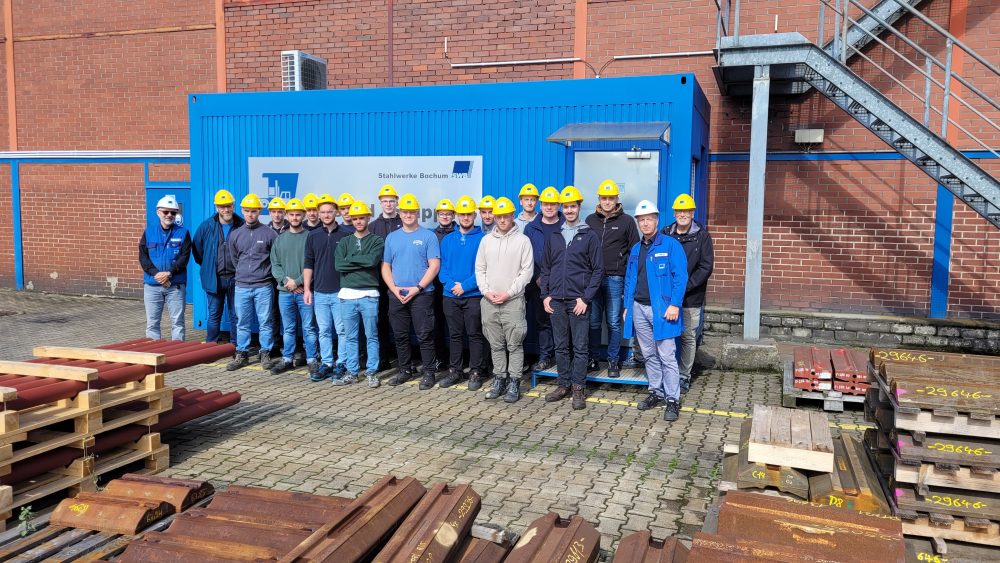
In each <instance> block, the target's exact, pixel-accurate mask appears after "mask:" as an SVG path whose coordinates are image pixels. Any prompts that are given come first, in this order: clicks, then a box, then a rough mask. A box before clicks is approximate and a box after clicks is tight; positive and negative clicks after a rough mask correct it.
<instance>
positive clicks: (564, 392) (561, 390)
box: [545, 385, 570, 403]
mask: <svg viewBox="0 0 1000 563" xmlns="http://www.w3.org/2000/svg"><path fill="white" fill-rule="evenodd" d="M569 394H570V390H569V387H563V386H562V385H560V386H558V387H556V388H555V389H554V390H552V391H549V392H548V393H546V394H545V402H546V403H554V402H556V401H561V400H563V399H565V398H566V397H569Z"/></svg>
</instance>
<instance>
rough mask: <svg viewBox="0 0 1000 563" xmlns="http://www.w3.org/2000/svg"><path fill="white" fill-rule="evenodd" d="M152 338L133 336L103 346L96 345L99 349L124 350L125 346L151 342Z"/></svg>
mask: <svg viewBox="0 0 1000 563" xmlns="http://www.w3.org/2000/svg"><path fill="white" fill-rule="evenodd" d="M152 341H153V339H152V338H134V339H132V340H126V341H125V342H116V343H115V344H105V345H104V346H98V347H97V348H98V349H101V350H124V349H125V347H127V346H134V345H136V344H140V343H142V342H152Z"/></svg>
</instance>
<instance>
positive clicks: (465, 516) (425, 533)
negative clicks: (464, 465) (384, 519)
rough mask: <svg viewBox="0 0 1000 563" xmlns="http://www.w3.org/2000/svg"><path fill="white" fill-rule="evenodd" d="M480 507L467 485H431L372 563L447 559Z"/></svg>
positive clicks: (466, 532) (475, 495) (401, 562)
mask: <svg viewBox="0 0 1000 563" xmlns="http://www.w3.org/2000/svg"><path fill="white" fill-rule="evenodd" d="M480 505H481V502H480V498H479V494H478V493H476V491H474V490H473V489H472V487H470V486H469V485H457V486H452V487H449V486H448V485H446V484H444V483H438V484H436V485H434V486H433V487H431V490H430V491H428V492H427V494H425V495H424V496H423V498H421V499H420V502H419V503H417V506H416V507H414V508H413V510H412V511H411V512H410V514H409V515H408V516H407V517H406V520H404V521H403V523H402V524H400V526H399V529H398V530H396V532H395V533H394V534H393V535H392V538H390V539H389V542H388V543H387V544H386V545H385V547H383V548H382V550H381V551H379V553H378V555H376V556H375V563H433V562H435V561H447V560H449V559H450V558H451V556H452V555H453V554H454V553H455V552H456V551H457V550H458V547H459V539H460V538H463V537H465V536H466V535H467V534H468V533H469V530H470V529H471V528H472V522H473V520H475V518H476V516H477V515H478V514H479V508H480Z"/></svg>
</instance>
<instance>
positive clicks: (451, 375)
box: [438, 369, 462, 389]
mask: <svg viewBox="0 0 1000 563" xmlns="http://www.w3.org/2000/svg"><path fill="white" fill-rule="evenodd" d="M461 380H462V372H461V370H457V369H449V370H448V375H446V376H444V378H442V379H441V381H438V387H440V388H442V389H447V388H449V387H451V386H452V385H454V384H456V383H458V382H459V381H461Z"/></svg>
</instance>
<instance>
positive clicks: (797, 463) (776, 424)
mask: <svg viewBox="0 0 1000 563" xmlns="http://www.w3.org/2000/svg"><path fill="white" fill-rule="evenodd" d="M747 459H748V460H749V461H751V462H754V463H765V464H768V465H780V466H787V467H794V468H796V469H805V470H808V471H824V472H827V473H829V472H830V471H833V459H834V455H833V438H832V437H831V436H830V421H829V420H828V419H827V417H826V415H825V414H823V413H818V412H806V411H800V410H792V409H786V408H782V407H769V406H764V405H754V407H753V418H752V421H751V426H750V441H749V444H748V446H747Z"/></svg>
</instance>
